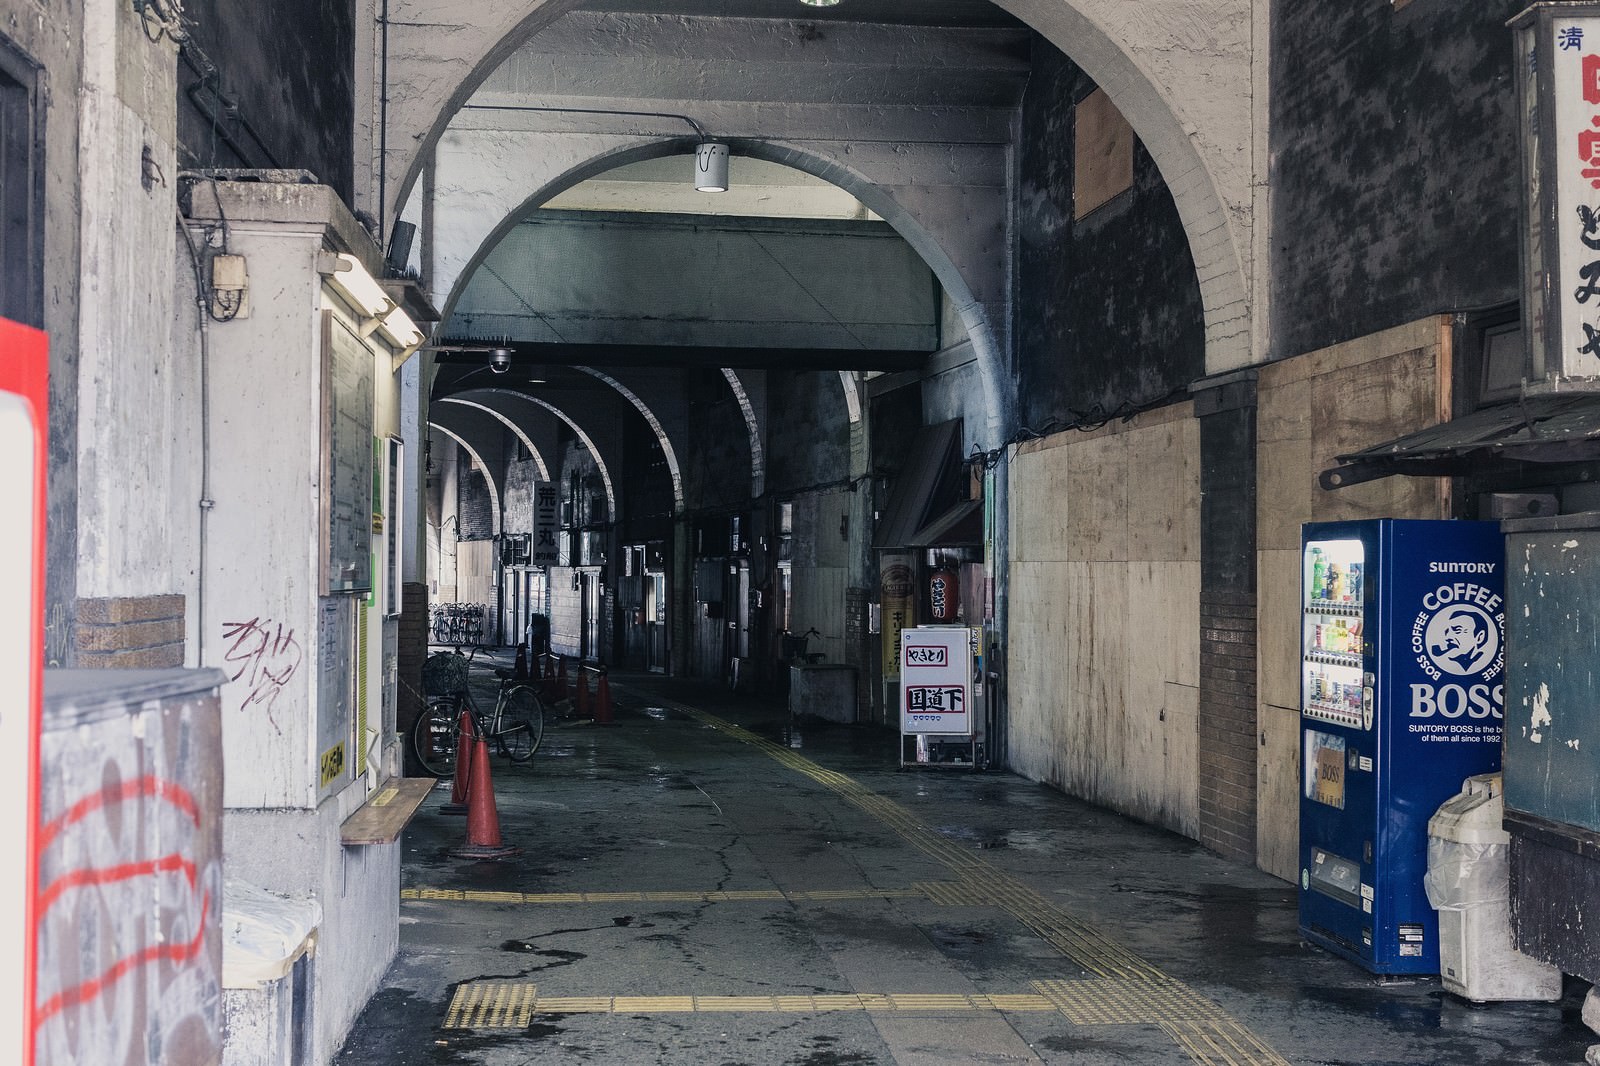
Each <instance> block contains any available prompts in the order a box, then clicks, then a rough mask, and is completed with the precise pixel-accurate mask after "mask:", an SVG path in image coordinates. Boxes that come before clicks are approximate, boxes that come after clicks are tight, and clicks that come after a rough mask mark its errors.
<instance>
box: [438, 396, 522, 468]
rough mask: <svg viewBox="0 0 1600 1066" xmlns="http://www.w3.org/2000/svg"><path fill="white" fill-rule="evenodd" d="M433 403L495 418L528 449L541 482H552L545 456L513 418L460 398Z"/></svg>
mask: <svg viewBox="0 0 1600 1066" xmlns="http://www.w3.org/2000/svg"><path fill="white" fill-rule="evenodd" d="M433 402H434V403H436V404H444V403H455V404H460V405H461V406H463V407H471V408H473V409H474V410H478V411H482V412H483V413H484V414H486V415H489V416H490V417H491V418H493V419H495V420H496V421H498V422H500V423H501V424H502V425H504V426H505V427H506V428H507V429H509V430H510V431H511V432H513V433H515V434H516V435H517V439H518V440H520V441H521V442H522V446H523V447H524V448H526V449H528V454H529V455H531V456H533V465H534V466H535V467H537V468H538V471H539V480H540V481H549V480H550V467H549V466H548V465H547V464H546V463H545V461H544V456H543V455H540V454H539V449H538V448H537V447H536V446H535V445H534V443H533V441H532V440H531V439H530V438H529V437H528V434H527V432H526V431H524V430H523V428H522V427H521V426H519V425H517V423H516V422H515V421H514V420H512V419H511V418H508V417H507V416H506V415H504V414H502V413H501V412H499V411H496V410H495V409H494V408H493V407H486V406H484V405H483V404H481V403H476V402H474V401H472V400H463V399H461V398H460V397H458V396H445V397H442V398H441V399H437V400H435V401H433Z"/></svg>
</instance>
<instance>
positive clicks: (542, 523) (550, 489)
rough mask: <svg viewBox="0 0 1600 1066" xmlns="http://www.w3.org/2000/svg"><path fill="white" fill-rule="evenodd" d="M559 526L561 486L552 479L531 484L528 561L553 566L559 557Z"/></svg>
mask: <svg viewBox="0 0 1600 1066" xmlns="http://www.w3.org/2000/svg"><path fill="white" fill-rule="evenodd" d="M560 526H561V488H560V486H558V485H557V484H556V483H555V482H554V481H538V482H535V483H534V486H533V550H532V554H531V555H530V556H529V558H528V562H529V563H531V564H532V565H534V566H555V565H556V562H557V560H558V559H559V553H558V547H559V545H558V544H557V537H556V534H557V533H558V532H559V531H560Z"/></svg>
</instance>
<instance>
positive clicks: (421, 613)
mask: <svg viewBox="0 0 1600 1066" xmlns="http://www.w3.org/2000/svg"><path fill="white" fill-rule="evenodd" d="M427 658H428V585H427V582H425V581H407V582H406V583H405V584H404V585H402V586H401V589H400V635H399V646H398V647H397V648H396V663H395V669H396V670H397V671H398V673H399V679H400V694H399V697H398V699H397V701H396V703H395V723H396V726H397V728H398V729H399V731H400V733H401V735H402V736H403V735H405V734H406V733H409V732H410V731H411V723H413V722H415V721H416V720H417V716H418V715H419V714H421V713H422V707H423V694H422V664H423V663H424V662H425V661H426V660H427ZM406 750H407V751H410V746H409V745H408V746H407V748H406Z"/></svg>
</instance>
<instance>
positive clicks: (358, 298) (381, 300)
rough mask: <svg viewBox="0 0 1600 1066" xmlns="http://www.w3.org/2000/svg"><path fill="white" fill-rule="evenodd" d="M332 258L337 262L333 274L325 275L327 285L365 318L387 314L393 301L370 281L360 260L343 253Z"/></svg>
mask: <svg viewBox="0 0 1600 1066" xmlns="http://www.w3.org/2000/svg"><path fill="white" fill-rule="evenodd" d="M334 258H335V259H337V260H338V265H337V266H336V267H335V268H334V271H333V273H331V274H328V275H327V278H328V284H330V285H332V286H333V287H334V289H335V290H337V291H338V293H339V295H340V296H342V297H344V298H345V299H346V300H347V301H349V303H350V306H351V307H353V308H355V309H356V310H357V311H360V312H361V313H362V314H364V315H365V316H366V317H368V318H382V317H383V316H384V315H386V314H388V313H389V309H390V308H392V307H393V306H394V301H392V300H390V299H389V294H388V293H386V292H384V291H383V288H382V286H380V285H379V284H378V283H377V282H376V281H373V280H372V275H371V274H368V273H367V268H366V267H364V266H362V265H361V260H359V259H357V258H356V257H355V256H353V255H347V254H345V253H344V252H340V253H339V254H338V255H336V256H334ZM413 328H415V327H413Z"/></svg>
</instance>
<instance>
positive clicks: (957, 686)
mask: <svg viewBox="0 0 1600 1066" xmlns="http://www.w3.org/2000/svg"><path fill="white" fill-rule="evenodd" d="M970 637H971V634H970V633H969V632H968V630H967V627H966V626H941V627H930V626H916V627H913V628H911V629H907V630H906V631H905V632H904V633H902V634H901V636H900V732H901V733H942V734H958V735H961V736H971V735H972V645H971V640H970Z"/></svg>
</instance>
